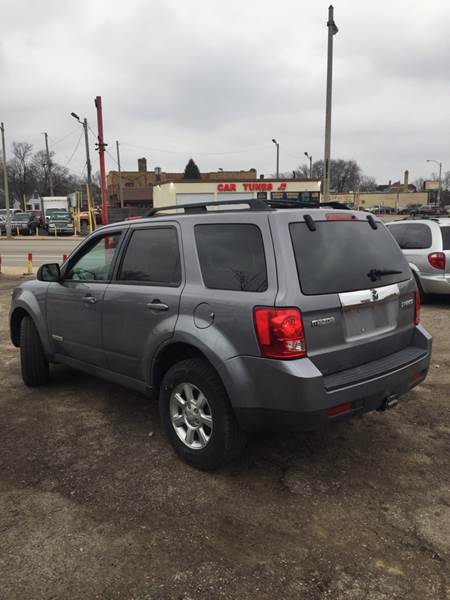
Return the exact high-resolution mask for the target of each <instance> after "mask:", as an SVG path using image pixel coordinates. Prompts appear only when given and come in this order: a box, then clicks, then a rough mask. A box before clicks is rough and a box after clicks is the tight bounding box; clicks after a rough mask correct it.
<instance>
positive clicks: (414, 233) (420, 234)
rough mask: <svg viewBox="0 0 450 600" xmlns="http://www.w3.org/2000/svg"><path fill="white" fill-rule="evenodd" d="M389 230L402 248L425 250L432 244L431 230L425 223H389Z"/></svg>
mask: <svg viewBox="0 0 450 600" xmlns="http://www.w3.org/2000/svg"><path fill="white" fill-rule="evenodd" d="M388 228H389V231H390V232H391V233H392V235H393V236H394V237H395V239H396V240H397V243H398V245H399V246H400V248H401V249H402V250H425V249H426V248H430V246H431V231H430V228H429V227H428V225H424V224H423V223H409V224H406V223H402V224H399V225H389V227H388Z"/></svg>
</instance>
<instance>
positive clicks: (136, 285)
mask: <svg viewBox="0 0 450 600" xmlns="http://www.w3.org/2000/svg"><path fill="white" fill-rule="evenodd" d="M236 202H238V204H239V205H240V206H241V207H242V204H243V203H244V201H236ZM245 203H246V204H248V206H249V208H248V209H242V208H238V207H237V206H230V205H231V204H232V202H227V203H226V204H227V205H228V208H227V209H224V210H220V211H219V210H217V208H220V207H218V206H217V203H212V204H211V203H205V204H202V205H186V206H184V207H182V209H183V210H184V213H183V214H177V213H174V212H173V211H172V213H171V214H164V213H161V212H160V211H158V210H156V209H154V210H153V211H151V214H150V216H149V218H144V219H141V220H137V221H132V222H126V223H117V224H113V225H108V226H106V227H103V228H101V229H99V230H97V231H95V232H94V233H93V234H92V235H91V236H89V237H88V238H87V239H86V240H85V241H83V242H82V243H81V244H80V245H79V246H78V247H77V248H76V249H75V250H74V251H73V253H72V254H71V255H70V256H69V258H68V260H67V261H66V262H65V263H64V264H63V265H62V267H61V268H60V267H59V265H58V264H48V265H44V266H42V267H41V268H40V269H39V272H38V275H37V280H36V281H32V282H26V283H22V284H20V285H19V286H18V287H17V288H16V289H15V290H14V293H13V298H12V306H11V313H10V326H11V338H12V341H13V343H14V344H15V345H16V346H18V347H19V346H20V354H21V365H22V375H23V379H24V382H25V383H26V384H27V385H30V386H34V385H40V384H45V383H46V382H47V380H48V377H49V363H64V364H66V365H70V366H72V367H74V368H76V369H79V370H81V371H85V372H87V373H91V374H94V375H98V376H100V377H103V378H105V379H107V380H108V381H112V382H114V383H117V384H121V385H123V386H125V387H129V388H132V389H134V390H139V391H140V392H143V393H152V394H153V395H154V396H155V397H156V398H158V399H159V409H160V415H161V420H162V424H163V427H164V429H165V432H166V434H167V437H168V438H169V440H170V442H171V443H172V445H173V447H174V449H175V450H176V452H177V453H178V454H179V455H180V456H181V457H182V458H183V459H184V460H185V461H186V462H188V463H189V464H191V465H193V466H195V467H198V468H202V469H214V468H217V467H218V466H220V465H222V464H223V463H225V462H226V461H228V460H230V459H231V458H233V457H234V456H236V455H237V454H238V453H239V452H240V450H241V449H242V447H243V444H244V439H245V434H244V432H246V431H252V430H262V429H264V430H282V429H284V430H308V429H314V428H319V427H324V426H326V425H328V424H330V423H335V422H338V421H341V420H344V419H347V418H349V417H353V416H356V415H362V414H363V413H366V412H368V411H372V410H375V409H377V410H385V409H386V408H390V407H393V406H395V405H396V404H397V402H398V399H399V397H400V396H402V395H403V394H405V393H406V392H407V391H408V390H410V389H411V388H413V387H414V386H415V385H417V384H418V383H419V382H421V381H422V380H423V379H424V378H425V376H426V374H427V370H428V366H429V360H430V351H431V337H430V335H429V334H428V333H427V331H426V330H425V329H424V328H423V327H422V326H421V325H420V324H419V300H418V293H417V288H416V285H415V281H414V278H413V276H412V274H411V271H410V269H409V267H408V264H407V262H406V261H405V259H404V257H403V255H402V253H401V251H400V250H399V248H398V245H397V243H396V242H395V240H394V239H393V237H392V236H391V235H390V234H389V232H388V231H387V229H386V227H385V226H384V225H383V224H382V222H381V221H379V220H377V218H376V217H374V216H373V215H367V213H364V212H356V211H349V210H333V209H330V208H319V209H315V208H311V207H310V208H309V209H292V208H288V209H286V208H281V206H284V204H283V203H282V204H280V205H279V206H278V207H274V206H273V205H268V204H266V203H265V202H262V201H260V200H256V199H255V200H253V201H245ZM168 208H172V209H175V208H178V209H180V207H179V206H178V207H166V209H164V210H167V209H168ZM211 208H213V209H214V210H210V209H211Z"/></svg>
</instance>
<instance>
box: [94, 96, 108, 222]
mask: <svg viewBox="0 0 450 600" xmlns="http://www.w3.org/2000/svg"><path fill="white" fill-rule="evenodd" d="M95 108H96V109H97V129H98V142H97V150H98V156H99V159H100V182H101V192H102V225H107V224H108V207H107V205H106V171H105V147H106V146H107V145H108V144H105V142H104V139H103V112H102V97H101V96H96V98H95Z"/></svg>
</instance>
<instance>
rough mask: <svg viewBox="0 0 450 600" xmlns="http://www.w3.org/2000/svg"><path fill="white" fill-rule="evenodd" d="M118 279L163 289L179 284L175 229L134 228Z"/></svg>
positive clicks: (179, 275)
mask: <svg viewBox="0 0 450 600" xmlns="http://www.w3.org/2000/svg"><path fill="white" fill-rule="evenodd" d="M118 279H119V280H120V281H132V282H145V283H148V284H151V285H161V286H164V285H167V286H178V285H180V283H181V267H180V250H179V248H178V237H177V232H176V229H175V228H174V227H152V228H149V229H135V230H134V231H133V234H132V236H131V240H130V242H129V244H128V247H127V249H126V252H125V257H124V259H123V261H122V265H121V267H120V270H119V274H118Z"/></svg>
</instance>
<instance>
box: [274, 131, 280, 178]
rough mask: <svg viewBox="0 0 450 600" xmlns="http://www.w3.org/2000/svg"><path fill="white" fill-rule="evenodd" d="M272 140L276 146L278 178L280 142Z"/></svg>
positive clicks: (278, 174) (278, 173)
mask: <svg viewBox="0 0 450 600" xmlns="http://www.w3.org/2000/svg"><path fill="white" fill-rule="evenodd" d="M272 142H273V143H274V144H275V146H276V147H277V179H279V177H280V144H279V143H278V142H277V140H275V139H272Z"/></svg>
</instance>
